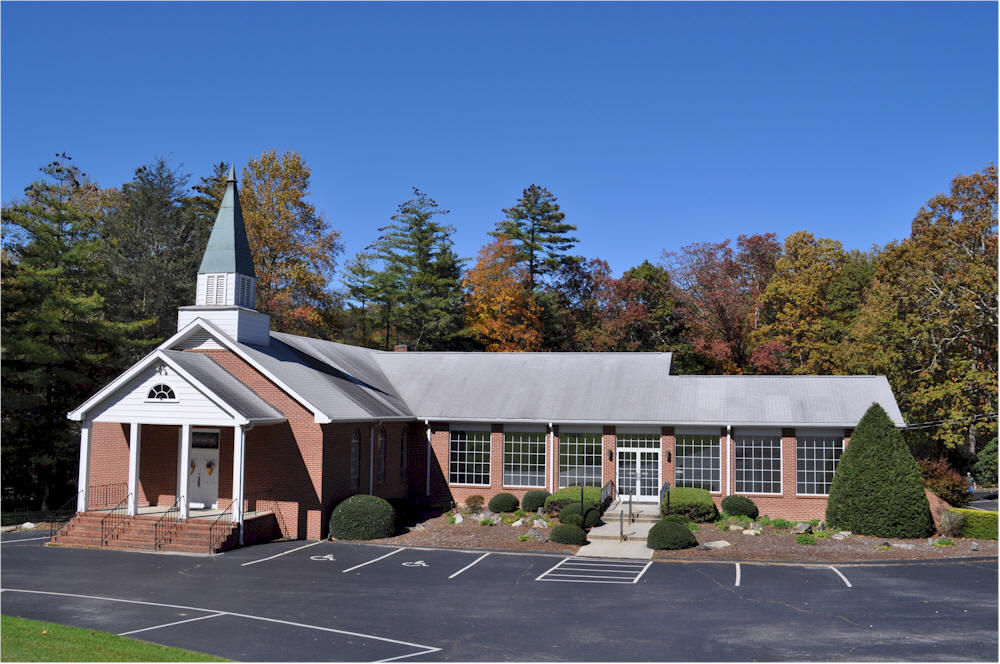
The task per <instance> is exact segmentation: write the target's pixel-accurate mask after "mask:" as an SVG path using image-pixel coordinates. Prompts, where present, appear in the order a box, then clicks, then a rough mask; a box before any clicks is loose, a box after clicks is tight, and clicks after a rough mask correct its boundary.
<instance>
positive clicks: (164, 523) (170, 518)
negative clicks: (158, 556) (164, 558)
mask: <svg viewBox="0 0 1000 664" xmlns="http://www.w3.org/2000/svg"><path fill="white" fill-rule="evenodd" d="M180 522H181V499H180V496H178V497H177V499H176V500H174V504H173V505H171V506H170V507H169V508H168V509H167V511H166V512H164V513H163V515H162V516H161V517H160V518H159V519H157V520H156V523H155V524H153V548H154V549H156V550H157V551H159V550H160V549H161V548H162V547H163V545H164V544H166V542H167V539H168V538H169V537H170V536H171V535H172V534H173V532H174V531H175V530H177V526H178V524H180Z"/></svg>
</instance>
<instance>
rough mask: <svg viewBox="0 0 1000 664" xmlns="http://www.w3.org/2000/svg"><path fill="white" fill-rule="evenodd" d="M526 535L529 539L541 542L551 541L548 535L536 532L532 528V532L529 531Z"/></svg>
mask: <svg viewBox="0 0 1000 664" xmlns="http://www.w3.org/2000/svg"><path fill="white" fill-rule="evenodd" d="M526 534H527V535H528V537H530V538H532V539H536V540H538V541H539V542H548V541H549V537H548V535H545V534H543V533H540V532H538V531H537V530H535V529H534V528H532V529H531V530H529V531H528V532H527V533H526Z"/></svg>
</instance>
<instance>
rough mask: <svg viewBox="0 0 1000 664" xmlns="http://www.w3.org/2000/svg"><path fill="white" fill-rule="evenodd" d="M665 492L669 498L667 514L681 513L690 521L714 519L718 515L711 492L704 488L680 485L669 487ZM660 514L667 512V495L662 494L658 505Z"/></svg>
mask: <svg viewBox="0 0 1000 664" xmlns="http://www.w3.org/2000/svg"><path fill="white" fill-rule="evenodd" d="M667 493H668V495H669V498H670V512H669V514H683V515H685V516H687V517H689V518H690V519H691V520H692V521H715V519H716V518H717V517H718V516H719V510H718V509H716V507H715V501H713V500H712V494H710V493H709V492H708V491H705V490H704V489H692V488H688V487H680V488H674V489H670V491H668V492H667ZM660 514H663V515H666V514H668V512H667V496H664V498H663V504H662V505H660Z"/></svg>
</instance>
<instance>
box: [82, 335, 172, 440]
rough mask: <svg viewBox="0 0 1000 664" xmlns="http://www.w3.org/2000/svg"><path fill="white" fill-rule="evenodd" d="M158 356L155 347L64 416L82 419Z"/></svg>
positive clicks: (158, 351)
mask: <svg viewBox="0 0 1000 664" xmlns="http://www.w3.org/2000/svg"><path fill="white" fill-rule="evenodd" d="M160 357H162V355H161V354H160V348H157V349H156V350H154V351H153V352H151V353H150V354H149V355H147V356H146V357H144V358H142V359H141V360H139V361H138V362H136V363H135V364H133V365H132V366H131V367H130V368H129V369H127V370H126V371H125V373H123V374H122V375H120V376H118V378H115V379H114V380H113V381H111V382H110V383H108V384H107V385H105V386H104V387H103V388H101V389H100V390H98V391H97V394H95V395H94V396H92V397H90V398H89V399H87V400H86V401H84V402H83V403H82V404H80V405H79V406H78V407H77V408H76V410H72V411H70V412H69V413H67V414H66V417H67V418H69V419H71V420H73V421H74V422H80V421H82V420H83V419H84V415H86V414H87V411H89V410H90V409H91V408H93V407H94V406H95V405H97V404H98V403H100V402H101V401H103V400H104V398H105V397H107V396H108V395H109V394H111V393H112V392H114V391H115V390H117V389H118V388H119V387H121V386H122V385H124V384H125V383H127V382H128V381H130V380H131V379H132V378H134V377H135V375H136V374H138V373H139V372H140V371H142V370H143V369H145V368H146V367H148V366H149V365H150V364H152V363H153V362H154V361H155V360H156V359H158V358H160Z"/></svg>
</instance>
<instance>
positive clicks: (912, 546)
mask: <svg viewBox="0 0 1000 664" xmlns="http://www.w3.org/2000/svg"><path fill="white" fill-rule="evenodd" d="M894 546H895V547H896V548H897V549H915V548H917V547H916V545H915V544H908V543H906V542H900V543H899V544H895V545H894Z"/></svg>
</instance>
